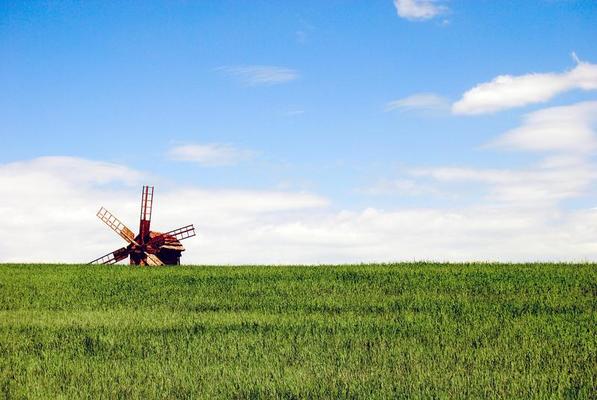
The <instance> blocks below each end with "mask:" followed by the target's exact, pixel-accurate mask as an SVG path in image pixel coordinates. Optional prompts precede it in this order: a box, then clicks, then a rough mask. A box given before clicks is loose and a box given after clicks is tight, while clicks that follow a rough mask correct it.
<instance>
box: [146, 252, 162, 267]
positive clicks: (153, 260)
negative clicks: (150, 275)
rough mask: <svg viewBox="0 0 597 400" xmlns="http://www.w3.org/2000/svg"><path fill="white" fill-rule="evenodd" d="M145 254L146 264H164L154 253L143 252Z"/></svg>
mask: <svg viewBox="0 0 597 400" xmlns="http://www.w3.org/2000/svg"><path fill="white" fill-rule="evenodd" d="M145 255H146V256H147V258H146V259H145V262H146V263H147V265H153V266H156V265H164V263H163V262H162V260H160V259H159V258H158V256H156V255H155V254H150V253H145Z"/></svg>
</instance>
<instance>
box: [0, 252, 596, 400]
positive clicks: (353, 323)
mask: <svg viewBox="0 0 597 400" xmlns="http://www.w3.org/2000/svg"><path fill="white" fill-rule="evenodd" d="M596 326H597V266H595V265H594V264H579V265H572V264H525V265H499V264H449V265H446V264H431V263H416V264H395V265H354V266H318V267H260V266H254V267H162V268H151V267H129V266H115V267H114V266H113V267H104V266H100V267H98V266H93V267H92V266H79V265H9V264H4V265H0V395H1V396H4V397H5V398H43V399H47V398H59V397H62V398H68V399H72V398H156V397H157V398H240V399H244V398H289V399H290V398H362V399H375V398H405V399H406V398H408V399H411V398H445V399H457V398H458V399H460V398H473V399H481V398H574V399H576V398H593V399H594V398H595V393H597V378H596V375H597V370H596V368H597V367H596V365H597V356H596V354H597V339H596V334H597V331H596Z"/></svg>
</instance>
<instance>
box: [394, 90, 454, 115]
mask: <svg viewBox="0 0 597 400" xmlns="http://www.w3.org/2000/svg"><path fill="white" fill-rule="evenodd" d="M448 107H449V102H448V100H447V99H445V98H444V97H441V96H439V95H437V94H434V93H417V94H413V95H412V96H408V97H404V98H402V99H398V100H393V101H390V102H388V103H386V105H385V107H384V110H385V111H386V112H387V111H394V110H402V111H410V110H435V111H438V110H442V109H448Z"/></svg>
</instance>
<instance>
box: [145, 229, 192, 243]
mask: <svg viewBox="0 0 597 400" xmlns="http://www.w3.org/2000/svg"><path fill="white" fill-rule="evenodd" d="M168 236H171V237H174V238H176V239H178V240H183V239H187V238H190V237H193V236H195V227H194V226H193V224H191V225H187V226H183V227H182V228H178V229H174V230H172V231H169V232H165V233H162V234H161V235H158V236H156V237H154V238H153V239H151V240H150V241H149V242H148V245H150V246H153V247H159V246H161V245H163V244H164V241H165V239H166V237H168Z"/></svg>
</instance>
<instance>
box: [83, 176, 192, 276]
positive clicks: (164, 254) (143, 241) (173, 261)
mask: <svg viewBox="0 0 597 400" xmlns="http://www.w3.org/2000/svg"><path fill="white" fill-rule="evenodd" d="M152 209H153V186H143V192H142V194H141V216H140V218H139V234H137V235H135V234H134V233H133V231H131V230H130V229H129V228H128V227H127V226H126V225H124V224H123V223H122V222H120V220H119V219H118V218H116V217H115V216H114V215H112V214H111V213H110V212H109V211H108V210H106V209H105V208H103V207H102V208H101V209H100V210H99V211H98V213H97V217H98V218H99V219H100V220H102V221H103V222H104V223H105V224H106V225H108V227H109V228H110V229H112V230H113V231H114V232H116V233H117V234H118V235H119V236H120V237H121V238H123V239H124V240H125V241H126V242H127V243H128V246H127V247H122V248H120V249H118V250H115V251H112V252H110V253H108V254H106V255H105V256H102V257H99V258H97V259H95V260H93V261H92V262H90V264H115V263H117V262H118V261H121V260H124V259H125V258H127V257H130V263H131V264H134V265H178V264H180V256H181V253H182V252H183V251H184V250H185V249H184V246H183V245H182V244H181V243H180V241H181V240H183V239H187V238H190V237H193V236H195V228H194V227H193V225H187V226H183V227H182V228H178V229H174V230H172V231H168V232H164V233H162V232H155V231H151V230H150V227H151V212H152Z"/></svg>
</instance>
